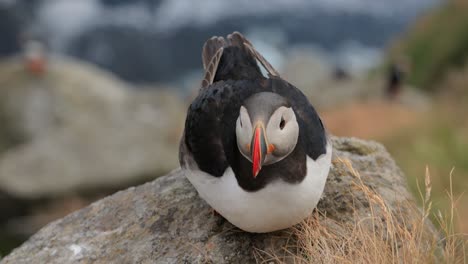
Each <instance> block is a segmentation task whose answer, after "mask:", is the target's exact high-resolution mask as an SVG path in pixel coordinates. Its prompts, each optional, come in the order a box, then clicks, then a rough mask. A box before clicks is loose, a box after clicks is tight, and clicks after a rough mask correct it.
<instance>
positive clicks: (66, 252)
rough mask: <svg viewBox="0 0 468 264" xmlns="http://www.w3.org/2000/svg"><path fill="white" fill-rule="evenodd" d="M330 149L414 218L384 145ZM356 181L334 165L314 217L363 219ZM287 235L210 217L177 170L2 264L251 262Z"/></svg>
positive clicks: (341, 141)
mask: <svg viewBox="0 0 468 264" xmlns="http://www.w3.org/2000/svg"><path fill="white" fill-rule="evenodd" d="M333 143H334V155H335V161H336V160H337V159H338V158H339V159H348V160H349V161H350V162H351V164H352V165H353V167H354V169H355V170H357V171H358V172H359V173H360V175H361V179H362V181H363V182H364V184H365V186H368V187H369V188H371V189H373V190H375V192H376V193H377V194H379V195H380V196H381V197H382V198H383V200H384V202H385V203H386V204H387V206H388V208H389V209H390V210H394V209H396V208H398V209H399V210H402V211H403V212H404V213H405V214H407V215H408V217H411V216H416V215H419V212H418V211H410V210H405V209H404V208H402V207H401V204H402V203H404V202H409V203H411V204H413V201H412V198H411V195H410V194H409V193H408V191H407V189H406V186H405V179H404V177H403V175H402V173H401V171H400V170H399V169H398V167H397V166H396V165H395V162H394V161H393V160H392V159H391V157H390V156H389V154H388V153H387V152H386V150H385V149H384V147H383V146H382V145H380V144H377V143H375V142H368V141H362V140H358V139H348V138H334V139H333ZM355 180H356V176H353V175H352V173H351V171H350V169H349V168H348V167H346V166H344V165H343V164H342V163H340V162H334V165H333V167H332V170H331V173H330V175H329V178H328V182H327V185H326V187H325V193H324V197H323V199H322V200H321V202H320V203H319V206H318V209H319V211H321V212H323V213H324V214H326V217H327V218H329V219H336V220H337V221H344V222H346V221H350V219H352V218H353V216H354V214H357V215H358V216H360V217H368V214H369V204H368V202H366V201H367V200H366V197H365V195H364V194H363V193H361V192H359V191H358V190H356V188H354V183H355ZM353 207H355V209H353ZM321 217H322V219H323V218H325V216H321ZM428 229H429V228H428ZM288 232H290V231H288V230H285V231H280V232H275V233H270V234H249V233H246V232H242V231H240V230H239V229H237V228H235V227H234V226H232V225H231V224H229V223H228V222H227V221H225V220H224V219H222V218H220V217H219V216H214V215H213V214H212V212H211V210H210V207H209V206H208V205H207V204H206V203H205V202H204V201H203V200H201V199H200V198H199V197H198V195H197V193H196V191H195V190H194V188H193V187H192V186H191V185H190V183H189V182H188V181H187V180H186V179H185V177H184V175H183V173H182V171H180V170H175V171H173V172H172V173H170V174H169V175H167V176H163V177H161V178H159V179H156V180H154V181H152V182H149V183H146V184H144V185H141V186H138V187H131V188H129V189H127V190H125V191H120V192H118V193H116V194H114V195H112V196H109V197H107V198H105V199H102V200H100V201H97V202H95V203H93V204H91V205H90V206H88V207H86V208H84V209H82V210H79V211H77V212H74V213H72V214H70V215H68V216H67V217H65V218H63V219H61V220H57V221H55V222H52V223H50V224H49V225H47V226H46V227H44V228H43V229H42V230H40V231H39V232H38V233H36V234H35V235H34V236H33V237H31V238H30V239H29V240H28V241H27V242H25V243H24V244H23V245H22V246H21V247H19V248H17V249H16V250H14V251H13V252H12V253H11V254H10V255H9V256H6V257H5V258H4V259H3V262H2V263H3V264H9V263H15V264H21V263H155V262H157V263H204V262H208V263H252V262H255V261H256V260H257V259H256V257H258V255H256V254H255V252H257V251H256V249H260V250H262V251H266V252H274V253H278V254H279V255H281V252H282V251H283V250H284V246H285V245H286V244H287V243H288V241H289V240H288V238H290V235H288Z"/></svg>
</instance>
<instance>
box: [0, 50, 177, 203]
mask: <svg viewBox="0 0 468 264" xmlns="http://www.w3.org/2000/svg"><path fill="white" fill-rule="evenodd" d="M49 63H50V65H49V66H48V72H47V74H46V75H43V76H41V77H38V76H34V75H31V74H28V72H26V71H24V69H23V67H22V65H21V63H20V61H19V60H17V59H16V58H13V59H11V60H8V61H6V62H4V63H2V64H0V87H1V89H0V121H1V122H2V128H1V129H0V191H1V190H3V191H5V192H6V193H9V194H10V195H12V196H14V197H20V198H27V199H33V198H38V197H51V196H57V195H61V194H64V193H67V192H69V191H75V190H82V189H86V188H89V187H92V188H99V187H105V188H107V187H113V186H115V185H116V184H122V183H127V184H128V183H131V182H136V181H142V179H144V178H145V177H146V178H147V177H148V176H151V177H154V175H162V174H164V173H167V172H169V171H170V170H172V169H173V168H175V167H176V166H177V164H178V161H177V146H178V140H179V135H180V133H181V130H182V128H183V117H184V113H185V104H184V103H183V102H182V101H181V100H180V99H179V98H178V97H177V96H175V95H173V94H171V93H170V92H169V91H164V90H156V89H153V90H138V89H129V87H128V86H127V84H125V83H123V82H121V81H119V80H118V79H116V78H115V77H114V76H113V75H111V74H110V73H107V72H105V71H102V70H100V69H98V68H96V67H93V66H91V65H87V64H84V63H80V62H76V61H73V60H71V59H65V58H59V57H51V58H50V59H49ZM2 151H3V153H1V152H2Z"/></svg>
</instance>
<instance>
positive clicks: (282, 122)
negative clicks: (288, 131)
mask: <svg viewBox="0 0 468 264" xmlns="http://www.w3.org/2000/svg"><path fill="white" fill-rule="evenodd" d="M285 125H286V121H284V118H283V117H281V122H280V125H279V127H280V129H281V130H283V128H284V126H285Z"/></svg>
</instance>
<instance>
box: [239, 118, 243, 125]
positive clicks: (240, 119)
mask: <svg viewBox="0 0 468 264" xmlns="http://www.w3.org/2000/svg"><path fill="white" fill-rule="evenodd" d="M239 123H240V126H241V127H242V118H239Z"/></svg>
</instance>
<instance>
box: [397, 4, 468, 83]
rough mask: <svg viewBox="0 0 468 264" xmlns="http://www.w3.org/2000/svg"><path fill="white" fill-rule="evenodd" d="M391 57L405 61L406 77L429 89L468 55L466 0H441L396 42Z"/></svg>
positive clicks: (467, 10)
mask: <svg viewBox="0 0 468 264" xmlns="http://www.w3.org/2000/svg"><path fill="white" fill-rule="evenodd" d="M390 56H391V59H390V61H397V62H400V63H401V61H402V60H403V61H404V64H407V67H408V68H409V70H408V76H407V81H408V82H409V83H411V84H412V85H414V86H416V87H420V88H422V89H423V90H427V91H432V90H435V89H436V88H437V87H438V86H437V84H438V83H439V82H440V81H441V80H442V79H443V77H444V75H445V74H446V73H447V72H448V71H449V70H451V69H454V68H460V67H461V66H463V65H465V64H466V62H467V59H468V2H467V1H466V0H455V1H449V2H447V3H444V5H443V6H441V7H439V8H437V9H434V10H432V11H431V12H429V13H428V14H426V15H425V16H424V17H422V18H421V19H420V20H419V21H418V22H417V23H415V25H414V26H413V27H412V28H411V29H410V30H409V31H408V32H407V33H406V35H405V36H404V37H403V38H402V40H400V41H399V42H398V43H396V45H395V47H394V48H393V49H392V51H391V55H390Z"/></svg>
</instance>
